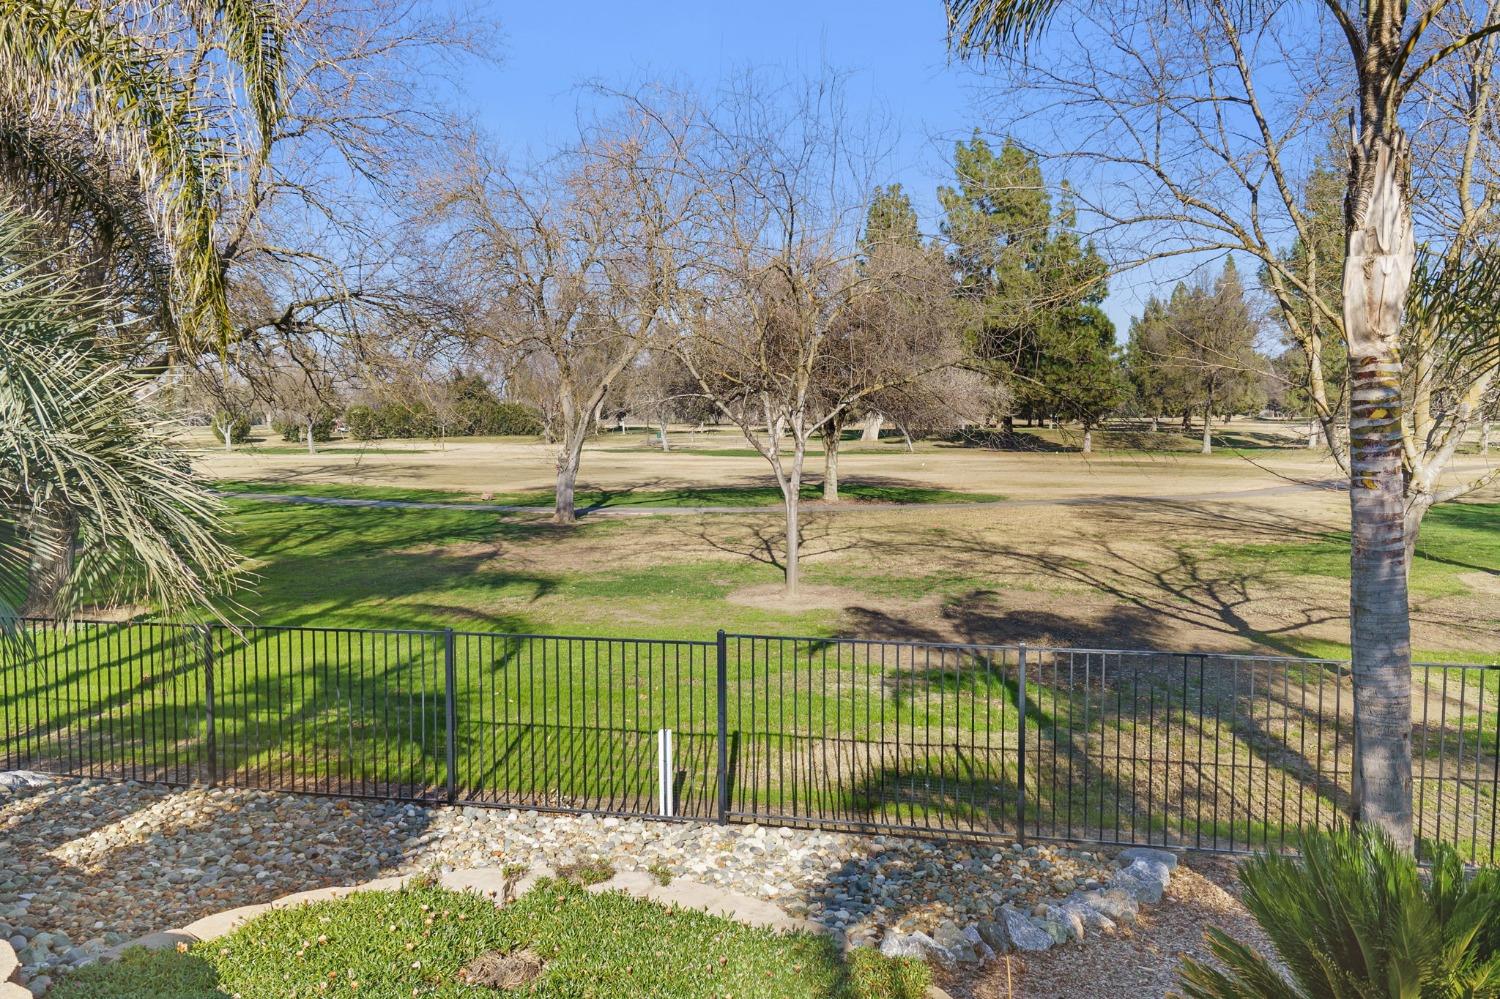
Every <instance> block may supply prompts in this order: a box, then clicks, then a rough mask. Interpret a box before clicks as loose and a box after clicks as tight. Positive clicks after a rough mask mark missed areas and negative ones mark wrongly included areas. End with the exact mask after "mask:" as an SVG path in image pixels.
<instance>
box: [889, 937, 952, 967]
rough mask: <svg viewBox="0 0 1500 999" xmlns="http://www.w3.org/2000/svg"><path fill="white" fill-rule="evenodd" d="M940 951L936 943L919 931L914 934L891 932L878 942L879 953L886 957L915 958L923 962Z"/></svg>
mask: <svg viewBox="0 0 1500 999" xmlns="http://www.w3.org/2000/svg"><path fill="white" fill-rule="evenodd" d="M940 950H942V948H941V947H939V946H938V942H937V941H936V940H934V939H932V937H930V936H928V935H927V934H925V933H923V932H921V931H920V930H918V931H916V932H914V933H902V932H900V931H898V930H891V931H890V932H889V933H887V934H886V935H885V939H884V940H882V941H880V953H882V954H884V955H885V956H886V957H915V958H919V959H921V960H923V961H925V960H927V958H928V956H929V955H933V954H936V953H937V952H938V951H940Z"/></svg>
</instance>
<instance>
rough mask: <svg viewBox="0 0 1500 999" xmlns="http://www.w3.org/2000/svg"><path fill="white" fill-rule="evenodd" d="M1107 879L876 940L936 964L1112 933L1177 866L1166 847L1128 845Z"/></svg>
mask: <svg viewBox="0 0 1500 999" xmlns="http://www.w3.org/2000/svg"><path fill="white" fill-rule="evenodd" d="M1114 863H1115V867H1116V870H1115V874H1114V876H1113V877H1112V878H1110V880H1109V883H1108V884H1106V885H1104V886H1103V887H1101V888H1097V889H1094V890H1092V891H1076V892H1074V893H1073V894H1072V895H1069V896H1068V897H1067V898H1066V899H1064V900H1063V901H1062V902H1061V903H1059V904H1057V905H1051V904H1046V903H1044V904H1041V905H1038V906H1036V908H1034V909H1032V910H1031V912H1029V913H1027V912H1022V911H1021V910H1019V909H1016V908H1015V907H1014V906H1011V905H1002V906H1001V907H1000V908H999V909H997V910H996V912H995V918H994V919H992V920H988V921H985V922H981V923H977V924H975V925H972V926H964V927H959V926H957V925H956V924H954V923H952V922H947V923H944V924H943V925H942V926H940V927H939V928H938V930H937V932H936V933H935V934H933V935H930V936H929V935H928V934H926V933H920V932H918V933H897V932H895V931H891V932H889V933H887V934H886V935H885V938H884V939H883V940H882V941H881V943H880V952H881V953H882V954H884V955H886V956H887V957H920V958H924V959H927V960H933V961H937V962H938V963H940V964H949V965H951V964H973V963H977V962H980V961H985V960H989V959H991V958H993V957H995V956H996V955H997V954H1003V953H1005V952H1007V951H1011V950H1020V951H1041V950H1048V949H1050V948H1052V947H1056V946H1060V945H1062V944H1065V943H1067V942H1069V941H1070V940H1072V941H1082V940H1083V938H1084V936H1085V934H1086V933H1104V934H1113V933H1115V932H1117V931H1118V928H1119V925H1120V924H1122V923H1123V924H1125V925H1132V924H1134V923H1135V921H1136V916H1137V914H1138V913H1139V911H1140V907H1141V906H1142V905H1154V904H1156V903H1157V902H1160V901H1161V897H1162V893H1163V892H1165V891H1166V889H1167V884H1168V883H1169V882H1170V881H1171V879H1172V872H1173V871H1174V870H1176V869H1177V854H1175V853H1173V852H1171V851H1170V850H1157V849H1151V848H1149V847H1130V848H1129V849H1125V850H1121V851H1120V852H1119V854H1118V855H1116V857H1115V860H1114Z"/></svg>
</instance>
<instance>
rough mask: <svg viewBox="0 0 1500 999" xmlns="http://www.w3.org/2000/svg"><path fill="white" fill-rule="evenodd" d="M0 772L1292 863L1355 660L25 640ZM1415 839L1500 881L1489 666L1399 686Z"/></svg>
mask: <svg viewBox="0 0 1500 999" xmlns="http://www.w3.org/2000/svg"><path fill="white" fill-rule="evenodd" d="M24 637H25V648H26V650H27V652H26V654H25V655H24V656H21V657H17V658H16V659H15V660H14V661H11V662H9V663H5V664H0V725H3V728H0V769H23V768H24V769H34V770H43V771H50V772H55V773H66V774H75V775H83V776H96V777H111V778H131V779H137V780H144V781H158V782H164V783H170V784H191V783H199V782H211V783H217V784H220V785H226V786H233V787H246V788H258V789H266V790H280V791H297V792H308V793H321V794H337V795H344V796H352V797H369V798H395V799H401V800H410V801H422V802H444V801H449V802H461V803H470V804H481V805H501V806H516V807H527V808H539V809H561V810H587V811H593V812H598V813H619V814H631V815H661V814H671V815H674V816H678V817H689V818H698V819H714V820H719V821H736V820H739V821H745V820H753V821H760V822H778V823H792V824H802V825H820V826H831V827H836V828H850V829H868V830H877V829H886V830H897V831H903V832H920V833H928V834H934V835H964V836H968V835H978V836H1000V837H1005V838H1008V839H1025V838H1038V839H1051V838H1057V839H1070V840H1086V841H1097V842H1108V843H1122V844H1124V843H1129V844H1167V845H1185V846H1192V847H1196V848H1200V849H1209V850H1231V851H1238V850H1251V849H1276V848H1279V847H1281V846H1283V845H1285V844H1286V842H1287V838H1288V836H1289V835H1290V834H1291V833H1292V832H1294V831H1295V830H1296V829H1297V828H1299V827H1302V826H1309V825H1314V826H1317V825H1327V824H1329V823H1330V822H1332V821H1333V820H1334V819H1335V817H1337V816H1340V815H1347V814H1348V813H1349V810H1350V807H1351V797H1352V795H1351V779H1352V774H1351V761H1352V756H1353V746H1352V734H1353V720H1354V716H1353V698H1352V694H1351V689H1350V675H1349V667H1348V664H1347V663H1344V662H1338V661H1333V660H1317V659H1288V658H1272V657H1263V656H1231V655H1217V654H1212V655H1211V654H1184V653H1165V652H1126V651H1114V650H1085V649H1053V648H1035V647H1026V646H986V645H963V644H938V643H919V642H896V641H876V640H858V639H835V638H785V637H772V636H762V635H725V634H722V633H721V634H720V635H719V636H718V639H717V640H716V641H707V642H695V641H677V640H648V639H618V638H582V637H561V636H547V635H507V634H489V633H474V632H455V631H370V630H359V629H340V628H276V627H247V628H243V629H239V630H231V629H229V628H226V627H223V626H219V625H173V624H142V623H129V624H124V623H76V622H75V623H70V624H67V625H58V624H53V623H50V622H40V621H37V622H28V623H27V625H26V627H25V636H24ZM1413 701H1414V715H1413V724H1414V743H1413V752H1414V763H1415V788H1414V796H1415V805H1416V813H1417V823H1418V827H1419V831H1420V833H1421V835H1423V836H1425V837H1428V838H1433V839H1441V840H1444V841H1447V842H1450V843H1453V844H1455V845H1456V846H1458V848H1459V849H1460V851H1461V852H1463V853H1464V854H1465V855H1466V856H1467V857H1469V858H1471V859H1473V860H1476V861H1486V862H1494V861H1496V860H1497V859H1500V858H1497V836H1496V830H1497V821H1496V819H1497V804H1500V751H1497V745H1500V667H1495V666H1473V665H1438V664H1432V665H1427V664H1423V665H1419V666H1416V667H1414V670H1413Z"/></svg>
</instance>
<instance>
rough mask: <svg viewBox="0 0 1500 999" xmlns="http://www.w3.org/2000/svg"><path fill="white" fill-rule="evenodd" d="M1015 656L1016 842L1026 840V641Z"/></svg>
mask: <svg viewBox="0 0 1500 999" xmlns="http://www.w3.org/2000/svg"><path fill="white" fill-rule="evenodd" d="M1019 649H1020V654H1019V655H1018V656H1017V657H1016V662H1017V668H1016V732H1017V738H1018V739H1019V741H1018V742H1017V744H1016V842H1018V843H1025V842H1026V643H1025V642H1022V643H1021V644H1020V646H1019Z"/></svg>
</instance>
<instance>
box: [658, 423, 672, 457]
mask: <svg viewBox="0 0 1500 999" xmlns="http://www.w3.org/2000/svg"><path fill="white" fill-rule="evenodd" d="M660 429H661V449H662V450H663V451H670V450H672V445H671V444H669V443H668V442H667V418H666V417H665V416H663V417H662V418H661V423H660Z"/></svg>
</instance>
